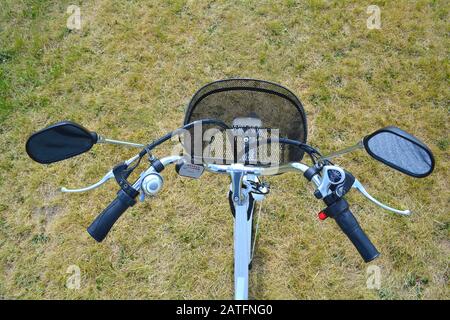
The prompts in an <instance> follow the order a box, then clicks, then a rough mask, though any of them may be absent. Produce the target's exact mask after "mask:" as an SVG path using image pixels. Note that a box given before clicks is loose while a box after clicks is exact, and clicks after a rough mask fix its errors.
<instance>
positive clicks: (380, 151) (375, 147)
mask: <svg viewBox="0 0 450 320" xmlns="http://www.w3.org/2000/svg"><path fill="white" fill-rule="evenodd" d="M363 144H364V148H365V149H366V151H367V152H368V153H369V155H370V156H372V157H373V158H374V159H376V160H378V161H380V162H382V163H384V164H385V165H387V166H389V167H391V168H393V169H396V170H398V171H400V172H403V173H405V174H407V175H409V176H412V177H415V178H423V177H426V176H428V175H430V174H431V172H433V170H434V165H435V160H434V156H433V153H432V152H431V150H430V149H429V148H428V147H427V146H426V145H425V144H424V143H423V142H422V141H420V140H419V139H417V138H416V137H414V136H413V135H411V134H409V133H407V132H406V131H403V130H402V129H400V128H397V127H394V126H389V127H385V128H382V129H379V130H377V131H375V132H374V133H372V134H370V135H368V136H366V137H364V138H363Z"/></svg>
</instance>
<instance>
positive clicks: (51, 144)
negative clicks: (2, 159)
mask: <svg viewBox="0 0 450 320" xmlns="http://www.w3.org/2000/svg"><path fill="white" fill-rule="evenodd" d="M97 139H98V136H97V134H96V133H95V132H91V131H89V130H87V129H86V128H84V127H82V126H81V125H79V124H77V123H74V122H71V121H62V122H58V123H55V124H53V125H51V126H49V127H47V128H44V129H42V130H39V131H37V132H35V133H33V134H32V135H31V136H30V137H29V138H28V140H27V143H26V145H25V149H26V151H27V154H28V155H29V156H30V158H31V159H33V160H34V161H36V162H39V163H43V164H49V163H53V162H58V161H61V160H65V159H68V158H71V157H74V156H77V155H79V154H82V153H84V152H87V151H89V150H90V149H91V148H92V146H93V145H94V144H95V143H96V142H97Z"/></svg>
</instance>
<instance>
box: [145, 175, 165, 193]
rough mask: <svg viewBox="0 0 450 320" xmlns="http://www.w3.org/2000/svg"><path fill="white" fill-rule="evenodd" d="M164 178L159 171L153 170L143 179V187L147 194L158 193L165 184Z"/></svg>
mask: <svg viewBox="0 0 450 320" xmlns="http://www.w3.org/2000/svg"><path fill="white" fill-rule="evenodd" d="M163 183H164V180H163V178H162V177H161V175H160V174H159V173H156V172H153V173H150V174H148V175H147V176H145V178H144V179H143V180H142V184H141V188H142V191H144V193H145V194H146V195H147V196H154V195H156V194H157V193H158V192H159V190H161V188H162V186H163Z"/></svg>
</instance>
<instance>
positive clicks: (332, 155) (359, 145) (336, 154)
mask: <svg viewBox="0 0 450 320" xmlns="http://www.w3.org/2000/svg"><path fill="white" fill-rule="evenodd" d="M358 149H364V143H363V140H360V141H359V142H358V143H356V144H354V145H353V146H350V147H348V148H345V149H342V150H338V151H336V152H332V153H330V154H328V155H325V156H323V157H321V158H320V159H319V162H323V161H325V160H329V159H332V158H336V157H339V156H342V155H344V154H346V153H349V152H352V151H355V150H358Z"/></svg>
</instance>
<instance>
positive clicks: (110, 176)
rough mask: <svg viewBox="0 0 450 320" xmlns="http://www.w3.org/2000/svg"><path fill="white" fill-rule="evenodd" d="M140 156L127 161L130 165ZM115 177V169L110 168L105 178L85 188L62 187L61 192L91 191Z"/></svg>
mask: <svg viewBox="0 0 450 320" xmlns="http://www.w3.org/2000/svg"><path fill="white" fill-rule="evenodd" d="M138 158H139V155H135V156H134V157H132V158H130V159H128V160H127V161H125V164H126V165H130V164H131V163H133V162H134V161H136V160H137V159H138ZM113 178H114V173H113V170H112V169H111V170H109V171H108V173H106V174H105V176H104V177H103V178H101V179H100V180H99V181H98V182H96V183H94V184H91V185H90V186H87V187H84V188H80V189H68V188H65V187H61V192H65V193H76V192H86V191H91V190H94V189H97V188H98V187H100V186H101V185H103V184H105V183H106V182H107V181H108V180H109V179H113Z"/></svg>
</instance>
